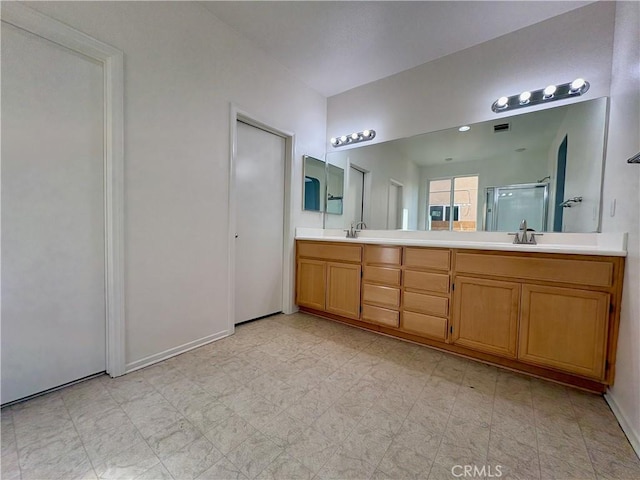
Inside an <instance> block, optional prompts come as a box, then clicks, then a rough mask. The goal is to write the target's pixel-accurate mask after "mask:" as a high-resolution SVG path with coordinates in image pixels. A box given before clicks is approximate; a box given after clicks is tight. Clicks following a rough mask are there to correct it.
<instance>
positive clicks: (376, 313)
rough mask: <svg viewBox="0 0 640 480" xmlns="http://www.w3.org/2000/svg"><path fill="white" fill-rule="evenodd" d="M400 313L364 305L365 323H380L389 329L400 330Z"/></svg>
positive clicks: (363, 317)
mask: <svg viewBox="0 0 640 480" xmlns="http://www.w3.org/2000/svg"><path fill="white" fill-rule="evenodd" d="M399 319H400V313H399V312H396V311H394V310H387V309H386V308H380V307H374V306H372V305H366V304H365V305H362V320H364V321H365V322H373V323H378V324H380V325H386V326H388V327H395V328H398V325H399V324H400V320H399Z"/></svg>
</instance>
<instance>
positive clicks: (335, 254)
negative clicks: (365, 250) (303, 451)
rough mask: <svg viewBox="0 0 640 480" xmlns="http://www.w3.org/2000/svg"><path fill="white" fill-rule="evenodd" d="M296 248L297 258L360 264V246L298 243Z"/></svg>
mask: <svg viewBox="0 0 640 480" xmlns="http://www.w3.org/2000/svg"><path fill="white" fill-rule="evenodd" d="M296 248H297V254H298V256H299V257H311V258H321V259H323V260H342V261H344V262H360V261H361V260H362V247H361V246H360V245H345V244H339V243H307V242H298V243H297V247H296Z"/></svg>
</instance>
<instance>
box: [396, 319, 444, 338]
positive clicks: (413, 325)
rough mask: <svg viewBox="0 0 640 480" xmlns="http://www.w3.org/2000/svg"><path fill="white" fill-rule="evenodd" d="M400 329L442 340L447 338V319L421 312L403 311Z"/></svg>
mask: <svg viewBox="0 0 640 480" xmlns="http://www.w3.org/2000/svg"><path fill="white" fill-rule="evenodd" d="M402 329H403V330H406V331H407V332H411V333H414V334H416V335H420V336H423V337H431V338H435V339H438V340H442V341H444V340H445V339H446V338H447V319H446V318H441V317H432V316H431V315H423V314H421V313H413V312H403V313H402Z"/></svg>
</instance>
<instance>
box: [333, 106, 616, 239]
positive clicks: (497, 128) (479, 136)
mask: <svg viewBox="0 0 640 480" xmlns="http://www.w3.org/2000/svg"><path fill="white" fill-rule="evenodd" d="M607 101H608V100H607V98H605V97H603V98H597V99H595V100H590V101H585V102H579V103H573V104H571V105H564V106H561V107H556V108H550V109H546V110H539V111H535V112H530V113H524V114H521V115H514V116H511V117H502V118H499V119H496V120H490V121H486V122H482V123H477V124H472V125H469V127H471V128H470V129H469V130H467V131H463V132H462V131H459V129H458V128H452V129H448V130H442V131H438V132H432V133H426V134H422V135H417V136H414V137H410V138H403V139H398V140H392V141H389V142H384V143H379V144H375V145H369V146H364V147H359V148H353V149H349V150H343V151H332V152H330V153H329V154H327V164H328V165H335V166H336V167H337V168H339V169H342V170H343V171H344V172H345V175H344V193H343V195H342V196H343V203H344V206H345V207H344V211H343V213H342V215H336V216H332V217H333V218H326V219H325V226H326V228H347V227H348V226H349V224H351V223H352V222H354V221H355V222H358V221H364V222H366V224H367V227H368V228H370V229H375V230H380V229H406V230H458V231H476V230H487V231H515V230H517V229H518V227H519V225H520V221H521V220H522V219H523V218H524V219H526V220H527V223H528V225H529V226H530V227H532V228H534V229H535V230H536V231H555V232H596V231H599V228H600V215H601V191H602V173H603V159H604V145H605V133H606V113H607Z"/></svg>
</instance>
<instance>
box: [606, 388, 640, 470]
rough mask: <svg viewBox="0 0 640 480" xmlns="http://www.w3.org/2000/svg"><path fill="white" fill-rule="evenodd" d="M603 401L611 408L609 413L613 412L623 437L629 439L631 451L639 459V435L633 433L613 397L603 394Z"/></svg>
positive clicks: (631, 427)
mask: <svg viewBox="0 0 640 480" xmlns="http://www.w3.org/2000/svg"><path fill="white" fill-rule="evenodd" d="M604 399H605V400H606V401H607V403H608V404H609V407H610V408H611V411H612V412H613V414H614V415H615V417H616V419H617V420H618V423H619V424H620V427H622V431H623V432H624V433H625V435H626V436H627V438H628V439H629V443H630V444H631V446H632V447H633V449H634V450H635V451H636V455H638V458H640V435H638V432H636V431H635V429H634V428H633V426H632V425H631V423H630V422H629V420H628V419H627V417H626V415H625V414H624V413H623V412H622V410H621V409H620V407H619V406H618V403H617V402H616V399H615V397H613V395H611V394H610V393H609V392H607V393H605V394H604Z"/></svg>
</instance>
